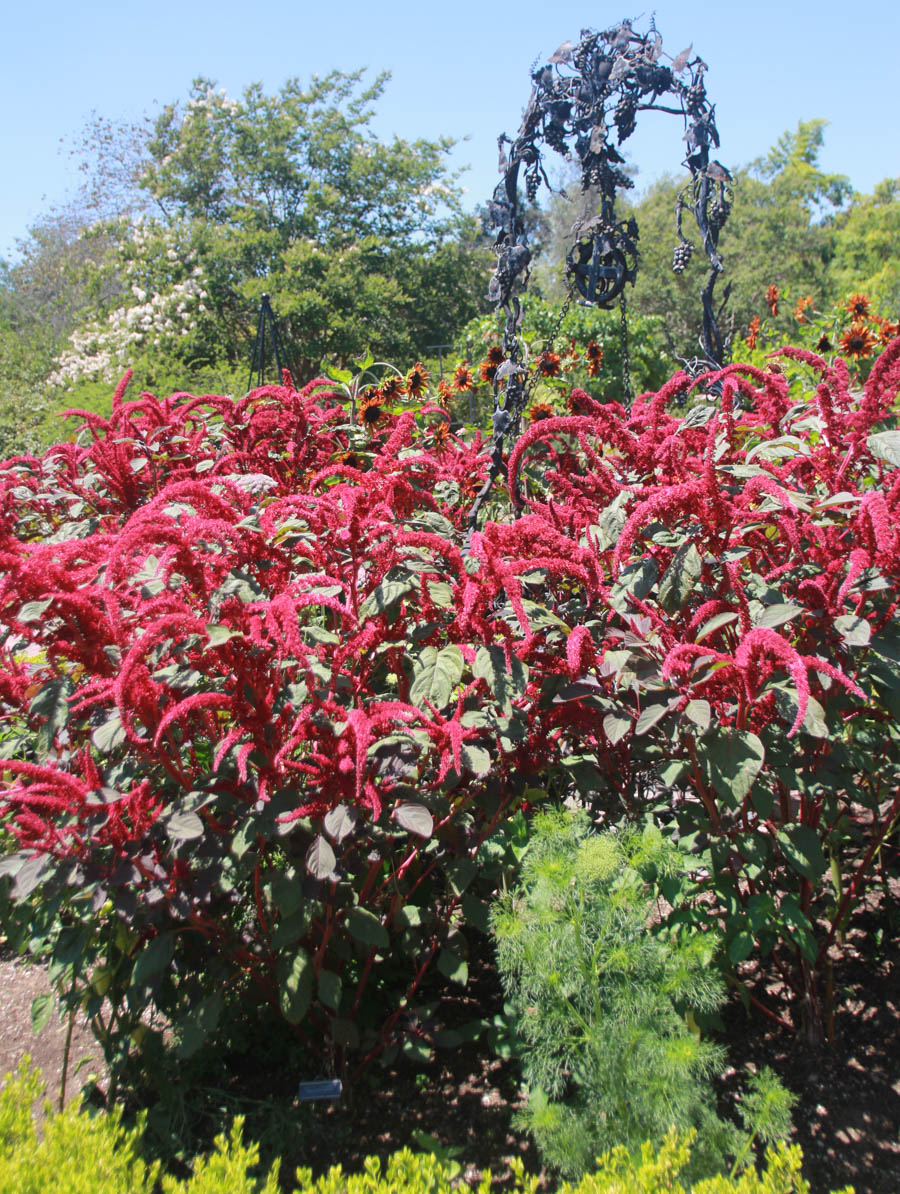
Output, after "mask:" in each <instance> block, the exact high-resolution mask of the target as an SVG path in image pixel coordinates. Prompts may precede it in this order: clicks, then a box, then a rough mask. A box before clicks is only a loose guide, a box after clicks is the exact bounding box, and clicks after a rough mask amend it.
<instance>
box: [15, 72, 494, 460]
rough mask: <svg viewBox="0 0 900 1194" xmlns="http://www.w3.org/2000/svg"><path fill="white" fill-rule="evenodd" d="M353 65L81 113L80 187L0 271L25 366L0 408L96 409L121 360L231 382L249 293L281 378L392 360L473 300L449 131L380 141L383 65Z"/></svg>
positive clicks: (478, 250) (442, 328)
mask: <svg viewBox="0 0 900 1194" xmlns="http://www.w3.org/2000/svg"><path fill="white" fill-rule="evenodd" d="M362 74H363V72H361V71H357V72H355V73H352V74H342V73H340V72H337V71H335V72H332V73H330V74H328V75H326V76H325V77H323V78H313V80H312V81H311V83H310V84H309V85H308V86H303V85H301V83H300V82H299V81H298V80H296V79H292V80H289V81H288V82H287V83H285V85H284V86H283V87H282V88H281V89H280V91H278V92H277V93H275V94H273V95H266V94H265V93H264V92H263V90H262V88H261V87H260V86H259V85H253V86H251V87H248V88H247V89H246V90H245V91H244V93H243V95H242V97H241V98H240V99H239V100H235V99H230V98H229V97H228V96H227V95H226V94H225V93H224V91H222V90H216V88H215V87H214V86H213V84H212V83H211V82H210V81H208V80H206V79H198V80H197V81H196V82H195V83H194V85H193V87H192V88H191V91H190V93H189V95H188V97H187V99H186V100H185V101H184V102H179V103H175V104H171V105H169V106H167V107H166V108H165V109H164V110H163V112H162V114H161V115H160V116H159V118H158V119H157V120H156V121H155V122H153V123H151V122H149V121H146V120H144V121H139V122H138V123H136V124H134V125H127V124H124V123H122V122H116V121H110V120H106V119H102V118H97V119H95V120H94V122H93V123H92V125H91V126H90V127H89V129H88V130H87V131H86V133H85V135H84V139H83V142H82V145H81V152H82V154H83V155H84V156H85V158H86V159H87V160H89V162H88V161H87V160H86V170H87V174H86V181H85V186H84V190H83V192H82V194H81V195H80V196H79V198H78V200H77V202H76V203H74V204H73V205H72V207H71V208H70V209H68V210H67V211H66V212H65V213H63V214H62V215H61V216H59V217H54V218H52V219H48V220H46V221H44V222H42V223H41V224H39V225H38V226H36V227H35V228H34V229H32V231H31V233H30V235H29V237H28V238H27V240H26V241H24V242H23V243H22V245H20V261H19V262H18V263H17V264H15V265H11V266H8V267H7V268H6V269H5V270H4V272H3V275H2V277H0V333H2V334H3V335H5V336H6V335H8V336H13V337H15V339H16V344H17V348H16V353H15V354H14V355H15V357H16V359H17V360H20V359H21V360H23V361H24V360H25V359H27V361H28V362H29V365H28V370H27V376H25V374H23V371H22V368H19V367H17V368H16V369H13V367H12V365H11V364H5V365H4V367H3V377H2V378H0V423H2V422H3V420H4V415H8V416H9V421H10V422H11V425H12V424H15V423H16V422H17V421H18V422H19V424H21V419H20V409H19V408H20V406H21V403H20V402H19V401H18V399H17V395H18V393H19V392H20V391H21V389H22V386H23V385H26V384H27V385H31V384H34V385H40V383H41V382H42V381H43V380H45V379H46V380H47V382H48V383H49V384H50V386H51V387H57V398H56V400H55V402H56V405H57V406H64V405H86V406H97V405H102V403H104V402H105V401H107V399H108V394H109V388H110V385H111V383H114V382H115V381H117V380H118V377H119V376H121V374H122V372H124V370H125V369H126V368H128V367H133V368H134V369H135V373H136V377H135V384H136V386H139V387H142V388H147V389H150V390H159V391H163V390H167V389H168V390H171V389H188V388H194V389H204V390H209V389H213V388H215V389H220V390H229V391H231V392H234V391H236V390H240V389H241V388H243V386H245V385H246V379H247V373H248V366H249V361H250V355H251V347H252V343H253V338H254V333H255V328H256V314H257V311H258V308H259V301H260V297H261V295H262V294H263V293H265V292H267V293H268V294H269V295H270V296H271V301H272V305H273V308H274V310H275V312H276V315H277V318H278V322H279V328H280V332H281V338H282V341H283V345H284V349H285V356H286V358H287V360H286V363H287V364H289V365H290V366H291V368H292V370H293V372H294V376H295V380H296V381H298V382H302V381H304V380H306V379H308V378H309V377H311V376H313V375H314V374H315V373H316V372H317V371H319V369H320V362H321V361H322V359H323V358H327V359H329V360H331V361H333V362H335V363H336V364H338V365H343V364H345V363H346V362H347V361H349V360H351V359H353V358H354V357H356V356H358V355H360V354H362V353H364V352H365V350H366V349H367V348H370V349H371V350H372V351H373V353H375V354H377V355H378V356H380V357H382V358H385V357H386V358H389V359H396V360H398V361H401V362H407V363H409V362H411V360H414V359H415V358H416V357H417V356H419V355H423V354H424V353H425V351H426V349H427V347H428V345H430V344H434V343H446V342H447V341H448V340H449V339H451V338H452V337H453V335H455V333H456V332H457V331H458V329H459V328H460V327H461V326H462V325H463V324H464V323H465V322H466V321H467V320H469V319H471V318H472V317H473V316H475V315H477V314H478V313H479V311H481V310H483V309H484V304H485V300H484V298H483V296H484V294H485V292H486V289H487V281H488V277H489V274H490V268H491V259H490V255H489V254H488V253H486V251H485V250H484V248H483V247H482V243H481V238H480V235H479V226H478V222H477V220H476V219H475V218H474V217H470V216H466V215H464V214H463V213H462V211H461V208H460V205H459V188H458V185H457V180H456V176H455V175H453V174H452V173H450V171H449V169H448V166H447V155H448V153H449V151H450V149H451V147H452V142H451V141H449V140H447V139H445V138H442V139H438V140H434V141H428V140H417V141H414V142H409V141H404V140H400V139H396V138H395V139H394V140H392V141H390V142H382V141H379V140H377V139H376V137H375V136H374V135H373V133H372V132H371V129H370V122H371V119H372V116H373V106H374V104H375V102H376V101H377V100H378V98H379V96H380V95H381V94H382V91H383V89H384V86H385V84H386V81H387V76H386V75H379V76H378V77H377V78H376V79H375V80H374V82H372V83H371V84H369V85H366V84H365V83H364V82H363V78H362ZM23 346H25V347H24V348H23ZM38 350H39V351H38ZM4 355H5V357H6V354H4ZM60 388H65V390H66V391H67V394H66V396H63V395H61V394H60V393H59V389H60ZM45 405H46V400H45ZM51 405H52V403H51ZM20 439H21V437H20ZM14 440H15V434H13V436H12V439H10V438H9V437H7V440H6V441H5V443H4V446H5V447H7V448H9V447H10V446H12V447H15V444H14V442H13V441H14Z"/></svg>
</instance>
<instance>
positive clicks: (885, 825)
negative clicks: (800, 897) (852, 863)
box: [816, 791, 900, 967]
mask: <svg viewBox="0 0 900 1194" xmlns="http://www.w3.org/2000/svg"><path fill="white" fill-rule="evenodd" d="M898 814H900V791H898V792H897V794H896V795H895V796H894V799H893V801H892V802H891V806H890V809H889V810H888V812H887V814H886V816H885V817H884V818H883V820H882V822H881V830H880V832H879V834H878V836H877V837H876V838H875V840H874V841H873V842H871V843H870V845H869V848H868V850H866V852H865V854H864V855H863V859H862V862H861V863H860V864H859V866H858V867H857V868H856V871H855V873H854V875H853V878H852V879H851V881H850V884H849V886H848V887H847V890H846V891H845V892H844V895H843V898H842V899H841V902H840V904H839V905H838V909H837V911H836V912H835V914H834V916H833V917H832V918H831V927H830V928H829V930H828V933H827V935H826V937H825V940H824V942H823V943H822V946H821V948H820V950H819V953H818V956H817V957H816V966H817V967H818V966H820V965H821V964H822V958H823V957H824V956H825V954H826V953H827V951H828V949H829V948H830V946H831V944H832V943H833V941H834V939H835V936H836V935H837V932H838V926H839V925H840V923H841V921H842V920H843V919H844V916H845V914H846V912H847V909H848V908H849V907H850V905H851V904H852V903H853V902H854V901H855V900H856V899H857V898H858V895H859V896H861V895H862V891H863V888H864V887H865V884H866V883H867V882H868V871H869V868H870V867H871V865H872V859H873V858H874V857H875V855H876V854H877V852H878V850H879V849H880V848H881V845H882V843H883V842H884V839H885V838H886V837H887V835H888V833H890V830H891V826H892V825H893V823H894V819H895V818H896V817H897V816H898Z"/></svg>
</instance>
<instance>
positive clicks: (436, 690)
mask: <svg viewBox="0 0 900 1194" xmlns="http://www.w3.org/2000/svg"><path fill="white" fill-rule="evenodd" d="M464 663H465V661H464V659H463V654H462V651H460V649H459V647H452V646H451V647H443V648H442V649H441V650H440V651H438V650H437V649H436V648H435V647H423V648H422V650H421V651H420V652H419V654H418V655H417V656H416V657H415V658H414V659H413V667H412V684H411V685H410V689H409V700H410V703H411V704H413V705H419V706H424V704H425V702H426V701H427V702H428V703H430V704H432V705H434V706H435V707H436V708H438V709H445V708H446V707H447V705H449V704H450V701H451V700H452V699H453V693H454V691H455V689H456V686H457V684H458V683H459V682H460V680H461V679H462V674H463V667H464Z"/></svg>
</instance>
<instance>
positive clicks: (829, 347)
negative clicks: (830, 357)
mask: <svg viewBox="0 0 900 1194" xmlns="http://www.w3.org/2000/svg"><path fill="white" fill-rule="evenodd" d="M833 351H834V345H833V344H832V343H831V341H830V340H829V339H828V335H827V334H825V335H823V336H820V337H819V340H818V342H817V343H816V352H833Z"/></svg>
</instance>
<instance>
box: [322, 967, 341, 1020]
mask: <svg viewBox="0 0 900 1194" xmlns="http://www.w3.org/2000/svg"><path fill="white" fill-rule="evenodd" d="M318 992H319V1002H320V1003H324V1004H325V1006H326V1007H330V1008H331V1010H332V1011H333V1012H336V1011H337V1010H338V1008H339V1007H340V1006H341V976H340V975H339V974H335V973H334V971H332V970H320V971H319V979H318Z"/></svg>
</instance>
